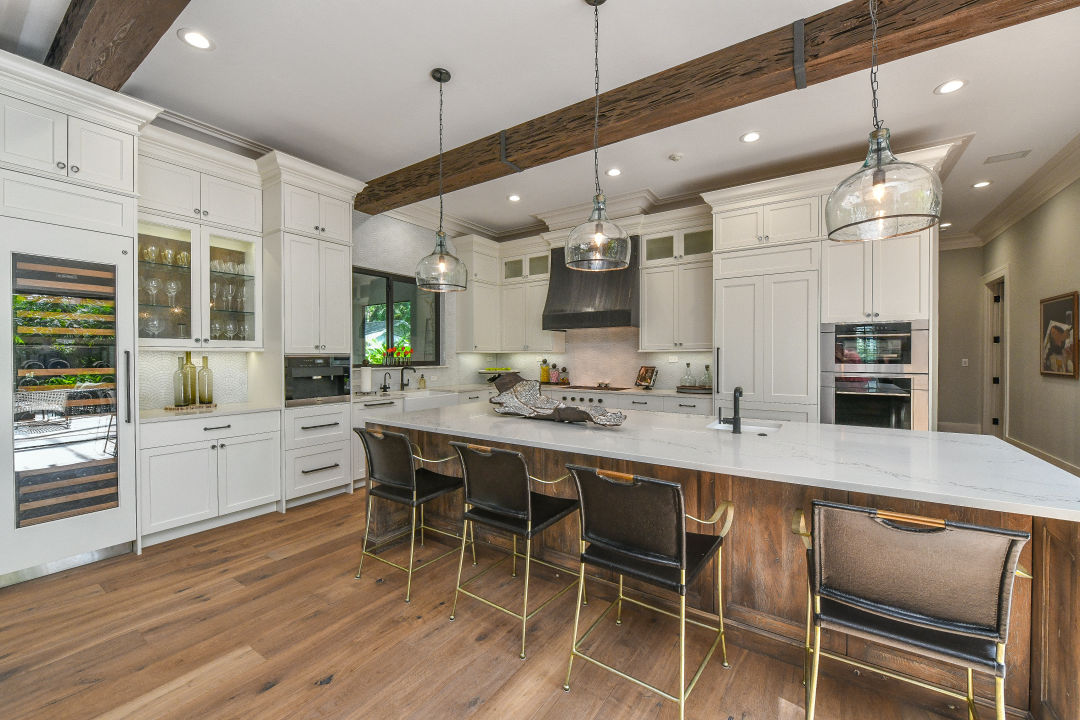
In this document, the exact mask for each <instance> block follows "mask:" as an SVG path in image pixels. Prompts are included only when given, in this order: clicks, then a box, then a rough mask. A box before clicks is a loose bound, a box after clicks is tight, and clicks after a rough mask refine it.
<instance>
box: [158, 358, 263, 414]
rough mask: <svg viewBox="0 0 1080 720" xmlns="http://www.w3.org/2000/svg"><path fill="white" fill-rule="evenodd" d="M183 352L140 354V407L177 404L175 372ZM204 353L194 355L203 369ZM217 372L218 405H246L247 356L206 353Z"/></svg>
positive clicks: (215, 375)
mask: <svg viewBox="0 0 1080 720" xmlns="http://www.w3.org/2000/svg"><path fill="white" fill-rule="evenodd" d="M182 356H183V353H181V352H165V351H147V350H142V351H140V352H139V405H140V406H141V407H143V408H163V407H166V406H168V405H172V403H173V373H174V372H176V358H177V357H182ZM202 356H203V353H194V352H193V353H192V354H191V361H192V362H193V363H195V366H196V367H200V368H201V367H202ZM206 356H207V357H209V358H210V369H211V370H212V371H213V372H214V402H216V403H218V404H219V405H220V404H223V403H242V402H247V399H248V356H247V353H243V352H236V353H228V352H214V353H206Z"/></svg>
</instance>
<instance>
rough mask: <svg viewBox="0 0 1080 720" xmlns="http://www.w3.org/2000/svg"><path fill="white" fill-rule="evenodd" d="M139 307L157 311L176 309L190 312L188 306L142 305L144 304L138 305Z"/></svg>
mask: <svg viewBox="0 0 1080 720" xmlns="http://www.w3.org/2000/svg"><path fill="white" fill-rule="evenodd" d="M139 307H140V308H157V309H160V310H175V309H176V308H180V309H181V310H185V311H190V310H191V306H190V305H161V304H157V305H154V304H152V303H144V302H141V303H139Z"/></svg>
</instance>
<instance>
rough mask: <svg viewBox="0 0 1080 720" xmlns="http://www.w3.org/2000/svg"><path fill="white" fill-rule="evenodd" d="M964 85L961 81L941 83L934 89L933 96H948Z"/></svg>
mask: <svg viewBox="0 0 1080 720" xmlns="http://www.w3.org/2000/svg"><path fill="white" fill-rule="evenodd" d="M964 85H965V83H964V81H963V80H949V81H948V82H943V83H941V84H940V85H938V86H937V87H936V88H934V94H935V95H948V94H949V93H954V92H956V91H957V90H959V89H960V88H962V87H964Z"/></svg>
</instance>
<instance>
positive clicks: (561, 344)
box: [525, 282, 566, 352]
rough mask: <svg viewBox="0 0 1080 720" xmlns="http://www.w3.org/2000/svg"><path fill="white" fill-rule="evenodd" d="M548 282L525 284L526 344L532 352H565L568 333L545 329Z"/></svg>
mask: <svg viewBox="0 0 1080 720" xmlns="http://www.w3.org/2000/svg"><path fill="white" fill-rule="evenodd" d="M547 295H548V284H547V283H546V282H538V283H537V282H533V283H527V284H526V285H525V346H526V348H527V349H528V350H529V352H532V351H534V350H536V351H543V352H564V351H565V350H566V333H564V332H559V331H557V330H544V306H545V305H546V304H547Z"/></svg>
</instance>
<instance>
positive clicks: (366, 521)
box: [356, 479, 372, 580]
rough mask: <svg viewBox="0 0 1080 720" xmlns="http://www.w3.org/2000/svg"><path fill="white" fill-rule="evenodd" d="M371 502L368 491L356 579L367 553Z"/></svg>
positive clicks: (358, 577)
mask: <svg viewBox="0 0 1080 720" xmlns="http://www.w3.org/2000/svg"><path fill="white" fill-rule="evenodd" d="M370 482H371V480H370V479H369V480H368V483H370ZM369 490H370V485H369ZM371 503H372V497H371V492H368V496H367V517H366V518H365V519H364V544H363V545H362V546H361V550H360V567H359V568H357V569H356V579H357V580H359V579H360V573H361V572H362V571H363V570H364V555H366V554H367V541H368V533H370V532H371Z"/></svg>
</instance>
